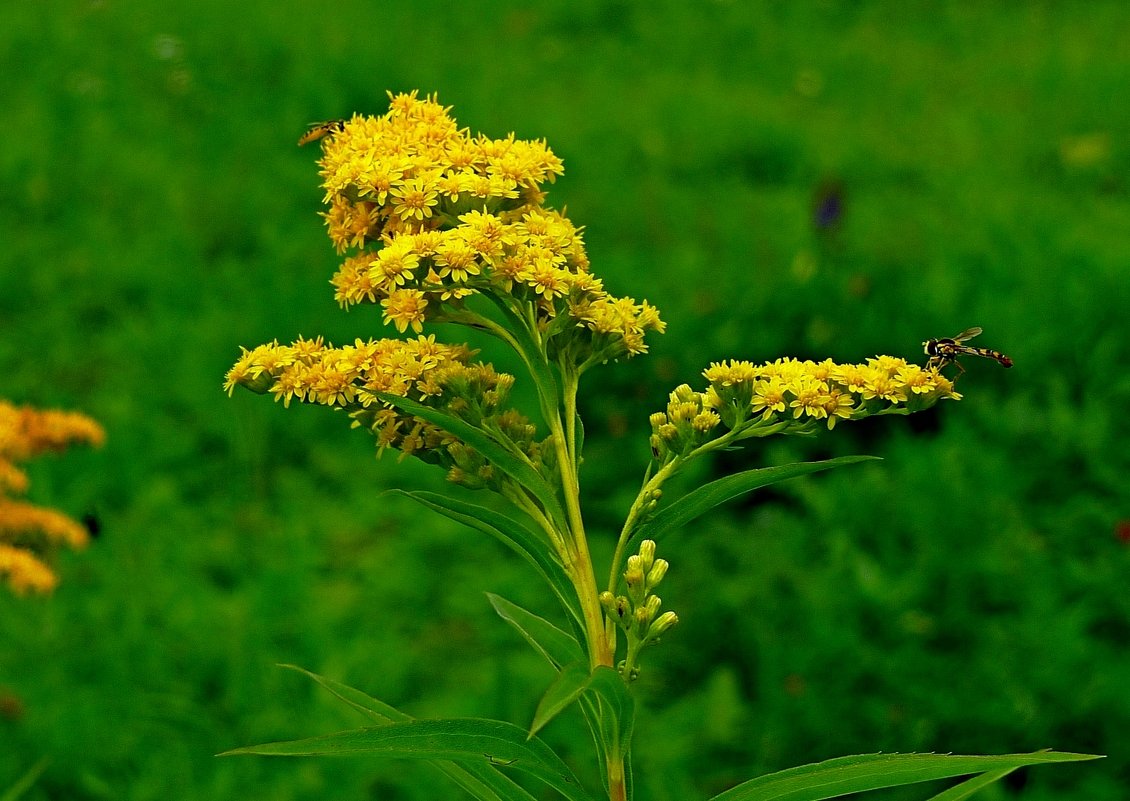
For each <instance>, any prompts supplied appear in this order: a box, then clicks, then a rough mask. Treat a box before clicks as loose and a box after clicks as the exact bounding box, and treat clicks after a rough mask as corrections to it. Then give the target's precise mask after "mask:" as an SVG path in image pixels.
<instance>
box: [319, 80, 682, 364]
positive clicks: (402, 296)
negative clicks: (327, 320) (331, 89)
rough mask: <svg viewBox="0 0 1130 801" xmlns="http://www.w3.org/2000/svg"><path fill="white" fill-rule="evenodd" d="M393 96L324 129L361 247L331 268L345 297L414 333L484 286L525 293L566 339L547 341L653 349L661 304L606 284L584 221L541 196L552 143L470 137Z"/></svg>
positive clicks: (623, 351)
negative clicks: (378, 109) (592, 263)
mask: <svg viewBox="0 0 1130 801" xmlns="http://www.w3.org/2000/svg"><path fill="white" fill-rule="evenodd" d="M391 98H392V102H391V107H390V109H389V111H388V113H386V114H385V115H383V116H380V117H362V116H360V115H355V116H354V117H353V118H352V119H351V120H348V121H345V122H343V123H342V124H341V126H340V128H339V129H338V130H336V131H334V132H333V133H332V134H330V135H329V136H327V137H326V138H325V139H323V153H322V158H321V161H320V164H321V167H322V171H321V174H322V177H323V186H324V187H325V190H326V194H325V201H326V202H327V203H328V204H329V207H330V208H329V211H328V212H326V213H325V215H324V216H325V218H326V223H327V226H328V229H329V235H330V239H331V240H332V241H333V243H334V245H335V246H336V248H337V249H338V252H341V253H344V252H346V251H348V250H351V249H352V250H353V252H352V253H351V254H350V255H348V256H347V257H346V259H345V261H344V263H343V264H342V266H341V268H340V269H339V270H338V272H337V274H336V275H335V276H334V278H333V280H332V283H333V286H334V289H335V297H336V299H337V301H338V302H339V303H340V304H341V305H342V306H343V307H346V308H348V307H349V306H352V305H355V304H358V303H379V304H380V305H381V306H382V308H383V309H384V320H385V322H386V323H391V324H392V325H395V326H396V328H397V330H399V331H401V332H404V331H406V330H408V329H409V328H411V329H412V330H413V331H415V332H417V333H419V332H420V331H422V327H423V324H424V322H425V321H427V320H444V319H451V318H452V316H453V315H455V314H457V313H458V311H459V310H461V309H462V308H463V307H464V306H463V304H464V302H465V300H466V299H467V298H469V297H471V296H473V295H478V294H489V295H494V296H495V297H498V298H504V299H506V300H508V301H517V302H519V303H521V304H528V305H529V306H530V307H532V308H533V309H534V311H535V313H536V315H537V319H538V323H539V325H540V327H541V328H542V329H543V330H544V331H545V335H546V339H547V342H548V340H551V339H553V338H554V337H557V338H558V342H557V343H556V345H554V344H552V343H549V344H547V347H548V348H549V349H551V350H553V349H554V348H555V347H556V349H557V351H558V352H560V351H562V350H565V349H570V351H571V352H570V354H569V355H570V356H571V357H573V358H576V359H578V360H580V361H581V362H583V361H585V360H589V359H591V360H593V361H607V360H608V359H614V358H619V357H620V356H625V355H626V356H633V355H635V354H638V353H643V352H645V351H646V350H647V344H646V342H645V341H644V335H645V334H646V332H648V331H659V332H662V331H663V329H664V324H663V322H662V321H661V320H660V319H659V315H658V313H657V312H656V310H655V309H654V307H652V306H650V305H648V304H647V303H646V302H643V303H640V304H637V303H635V301H634V300H632V299H631V298H614V297H612V296H610V295H608V293H607V292H605V291H604V288H603V286H602V284H601V281H600V279H598V278H596V277H594V276H593V275H592V274H591V273H590V272H589V260H588V257H587V255H586V254H585V249H584V244H583V242H582V239H581V231H580V230H579V229H577V228H576V227H574V226H573V224H572V223H571V222H570V221H569V219H568V218H567V217H565V216H564V215H562V214H560V213H559V212H557V211H554V210H552V209H548V208H546V207H545V206H543V201H544V198H545V193H544V192H543V191H542V189H541V185H542V184H543V183H545V182H546V181H553V180H554V179H555V178H556V176H558V175H560V174H561V173H562V172H563V168H562V164H561V160H560V159H558V158H557V157H556V156H555V155H554V154H553V152H552V151H551V150H550V149H549V148H548V147H547V146H546V144H545V142H543V141H523V140H518V139H515V138H514V136H513V135H510V136H508V137H506V138H504V139H490V138H488V137H485V136H482V135H479V136H475V137H472V136H471V135H470V134H469V132H468V131H467V130H466V129H460V128H459V127H458V125H457V124H456V122H455V120H453V119H452V118H451V117H450V115H449V114H448V112H449V110H450V109H449V108H445V107H443V106H441V105H439V104H438V103H437V102H436V101H435V99H434V98H433V97H429V98H425V99H422V100H421V99H419V98H418V97H417V96H416V94H415V93H412V94H401V95H396V96H391ZM559 318H560V320H561V322H559V323H554V321H557V320H558V319H559ZM582 334H587V338H586V337H585V336H582Z"/></svg>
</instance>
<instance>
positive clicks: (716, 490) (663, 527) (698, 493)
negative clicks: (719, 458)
mask: <svg viewBox="0 0 1130 801" xmlns="http://www.w3.org/2000/svg"><path fill="white" fill-rule="evenodd" d="M877 458H878V457H876V456H841V457H839V458H837V459H827V460H825V461H822V462H797V463H796V464H785V465H778V466H776V467H762V468H759V469H757V470H746V471H745V472H742V473H735V474H734V475H732V476H726V477H725V478H720V479H718V480H717V481H711V482H710V483H709V484H704V485H702V486H701V487H698V488H697V489H694V490H692V491H691V492H688V493H687V494H686V495H684V496H683V497H681V498H679V499H678V500H677V501H675V502H674V503H672V504H671V505H670V506H668V507H666V508H664V509H660V510H659V512H657V513H656V515H655V516H654V517H653V518H651V520H649V521H648V522H647V523H645V524H644V525H642V526H641V527H640V528H639V529H637V530H636V532H635V533H634V534H633V535H632V538H633V539H634V538H635V537H636V536H638V535H640V534H641V533H642V534H644V535H645V536H647V538H648V539H651V540H655V541H656V542H658V541H659V540H660V539H662V538H663V537H665V536H666V535H667V534H669V533H671V532H672V531H674V530H676V529H679V528H682V527H683V526H685V525H686V524H687V523H689V522H691V521H692V520H694V519H695V518H696V517H698V516H700V515H702V514H704V513H706V512H708V511H710V510H711V509H713V508H714V507H715V506H718V505H720V504H723V503H725V502H726V501H730V500H733V499H734V498H737V497H739V496H741V495H745V494H746V493H747V492H752V491H753V490H755V489H759V488H761V487H765V486H768V485H769V484H776V483H777V482H778V481H785V480H786V479H790V478H796V477H797V476H804V475H808V474H809V473H817V472H819V471H821V470H830V469H831V468H833V467H843V466H844V465H849V464H857V463H859V462H866V461H870V460H872V459H877Z"/></svg>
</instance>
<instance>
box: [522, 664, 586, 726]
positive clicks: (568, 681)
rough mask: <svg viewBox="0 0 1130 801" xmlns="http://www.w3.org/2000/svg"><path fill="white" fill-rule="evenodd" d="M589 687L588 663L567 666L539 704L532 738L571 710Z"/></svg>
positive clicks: (532, 724) (535, 713)
mask: <svg viewBox="0 0 1130 801" xmlns="http://www.w3.org/2000/svg"><path fill="white" fill-rule="evenodd" d="M588 686H589V666H588V663H587V662H574V663H573V664H571V665H566V666H565V667H563V668H562V669H561V672H560V673H558V674H557V678H556V679H554V680H553V682H552V683H551V684H550V685H549V688H548V689H547V690H546V691H545V695H543V696H542V697H541V700H540V701H539V702H538V708H537V709H536V710H535V711H534V719H533V722H532V723H530V736H531V737H533V736H534V735H535V734H537V733H538V732H539V731H541V729H542V727H543V726H545V724H547V723H549V721H551V720H553V719H554V718H555V717H557V715H558V714H560V713H561V712H563V711H565V710H566V709H568V708H569V706H570V705H572V703H573V702H574V701H576V700H577V699H578V698H579V697H580V696H581V693H583V692H584V691H585V689H586V688H587V687H588Z"/></svg>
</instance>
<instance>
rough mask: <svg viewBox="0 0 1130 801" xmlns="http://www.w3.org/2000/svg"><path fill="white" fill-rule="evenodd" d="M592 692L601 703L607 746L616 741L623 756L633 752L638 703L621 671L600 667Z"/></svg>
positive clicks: (591, 680) (603, 730)
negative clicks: (633, 733) (632, 745)
mask: <svg viewBox="0 0 1130 801" xmlns="http://www.w3.org/2000/svg"><path fill="white" fill-rule="evenodd" d="M589 689H590V690H591V691H592V692H593V693H594V694H595V695H597V696H598V697H599V698H600V701H601V713H602V716H601V725H602V733H603V736H604V739H605V742H606V743H611V742H613V741H615V742H616V743H617V744H618V749H619V752H620V754H621V755H624V754H627V753H629V751H630V746H631V742H632V732H633V730H634V729H635V723H636V701H635V699H634V698H632V694H631V692H630V691H629V690H628V685H627V683H625V681H624V679H623V678H622V677H621V676H620V674H619V672H617V671H616V670H614V669H613V668H610V667H607V666H606V665H599V666H597V668H596V669H595V670H594V671H593V673H592V677H591V679H590V680H589Z"/></svg>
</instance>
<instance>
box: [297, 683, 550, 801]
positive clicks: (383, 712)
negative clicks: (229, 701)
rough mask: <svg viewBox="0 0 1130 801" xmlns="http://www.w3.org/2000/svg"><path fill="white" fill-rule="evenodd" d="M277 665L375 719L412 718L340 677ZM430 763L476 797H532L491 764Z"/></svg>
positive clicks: (511, 800) (496, 800)
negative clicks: (343, 682)
mask: <svg viewBox="0 0 1130 801" xmlns="http://www.w3.org/2000/svg"><path fill="white" fill-rule="evenodd" d="M280 667H284V668H287V669H289V670H294V671H297V672H299V673H304V674H306V675H307V676H309V677H310V678H311V679H313V680H314V681H316V682H317V683H318V684H320V685H321V686H322V687H325V688H326V689H327V690H329V691H330V692H331V693H333V694H334V695H335V696H337V697H338V698H339V699H341V700H342V701H344V702H345V703H347V704H349V705H350V706H351V707H353V708H354V709H356V710H358V711H359V712H361V713H363V714H365V715H367V716H368V717H369V718H371V719H372V720H375V721H376V722H378V723H382V724H383V723H403V722H406V721H410V720H412V716H411V715H406V714H405V713H403V712H401V711H400V710H399V709H396V708H395V707H393V706H390V705H389V704H386V703H385V702H384V701H381V700H378V699H376V698H373V697H372V696H371V695H368V694H367V693H364V692H362V691H361V690H358V689H355V688H353V687H349V686H347V685H345V684H342V683H341V682H340V681H334V680H333V679H328V678H326V677H325V676H319V675H318V674H317V673H311V672H310V671H309V670H306V669H305V668H301V667H298V666H297V665H280ZM432 764H433V766H434V767H435V768H436V770H438V771H440V772H441V773H442V774H443V775H445V776H447V778H449V779H451V781H453V782H455V784H457V785H459V786H460V787H462V788H463V789H464V790H466V791H467V792H468V793H469V794H470V795H472V796H473V797H474V798H476V799H478V801H534V797H533V796H532V795H530V794H529V793H528V792H526V791H525V790H524V789H523V788H522V787H521V785H519V784H517V783H516V782H515V781H514V780H513V779H511V778H510V777H509V776H504V775H502V773H500V772H499V770H498V768H497V767H495V766H493V765H490V764H475V763H468V764H464V765H459V764H456V763H455V762H451V761H449V760H440V759H437V760H433V762H432Z"/></svg>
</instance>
